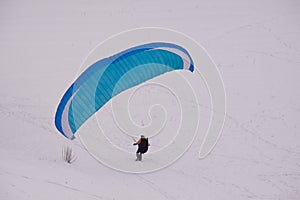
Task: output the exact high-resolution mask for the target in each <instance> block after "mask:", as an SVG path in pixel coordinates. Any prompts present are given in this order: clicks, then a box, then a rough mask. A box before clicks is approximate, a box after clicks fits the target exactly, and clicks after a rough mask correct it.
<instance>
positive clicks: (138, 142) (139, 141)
mask: <svg viewBox="0 0 300 200" xmlns="http://www.w3.org/2000/svg"><path fill="white" fill-rule="evenodd" d="M141 141H142V139H139V140H138V141H137V142H136V143H134V144H133V145H137V144H140V143H141Z"/></svg>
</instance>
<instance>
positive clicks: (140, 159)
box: [139, 153, 143, 161]
mask: <svg viewBox="0 0 300 200" xmlns="http://www.w3.org/2000/svg"><path fill="white" fill-rule="evenodd" d="M142 155H143V154H142V153H140V157H139V161H142Z"/></svg>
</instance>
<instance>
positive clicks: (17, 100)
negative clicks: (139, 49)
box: [0, 0, 300, 200]
mask: <svg viewBox="0 0 300 200" xmlns="http://www.w3.org/2000/svg"><path fill="white" fill-rule="evenodd" d="M299 11H300V2H299V1H297V0H294V1H287V0H275V1H274V0H272V1H271V0H262V1H259V0H255V1H233V0H230V1H215V0H213V1H185V2H184V1H182V2H175V1H128V0H125V1H77V2H74V1H63V2H61V1H33V0H31V1H14V0H12V1H1V2H0V44H1V45H0V55H1V59H0V65H1V67H0V76H1V79H0V84H1V90H0V121H1V139H0V158H1V161H0V199H1V200H2V199H3V200H10V199H85V200H87V199H105V200H106V199H107V200H109V199H115V200H119V199H122V200H123V199H139V198H141V197H144V199H175V200H181V199H195V200H196V199H230V200H231V199H299V198H300V164H299V163H300V136H299V128H300V127H299V126H300V124H299V119H300V113H299V112H300V103H299V102H300V88H299V87H300V84H299V80H298V79H299V74H300V73H299V72H300V68H299V64H300V38H299V34H300V12H299ZM145 26H155V27H163V28H170V29H174V30H177V31H180V32H183V33H185V34H187V35H189V36H190V37H192V38H194V39H195V40H196V41H197V42H198V43H200V44H201V45H203V46H204V47H205V48H206V50H207V51H208V52H209V54H210V56H211V57H212V58H213V59H214V61H215V63H216V64H217V66H218V68H219V70H220V72H221V75H222V78H223V80H224V84H225V88H226V95H227V114H226V121H225V126H224V130H223V132H222V136H221V138H220V140H219V141H218V143H217V145H216V147H215V148H214V150H213V151H212V152H211V154H210V155H209V156H208V157H206V158H205V159H203V160H199V159H198V153H199V146H200V145H201V142H202V139H203V137H201V134H203V133H201V132H199V137H197V138H196V140H195V141H194V143H193V145H192V146H191V148H190V149H189V150H188V151H187V152H186V153H185V154H184V156H183V157H181V158H180V159H179V160H178V161H177V162H175V163H174V164H173V165H171V166H169V167H167V168H164V169H162V170H159V171H157V172H154V173H148V174H139V175H136V174H135V175H134V174H126V173H121V172H118V171H115V170H112V169H110V168H108V167H106V166H104V165H101V164H99V163H98V162H97V161H96V160H95V159H94V158H93V157H91V156H90V154H89V153H88V152H86V150H84V148H83V146H82V145H81V143H80V141H79V140H74V141H68V140H67V139H65V138H64V137H63V136H61V135H60V134H59V133H58V132H57V130H56V128H55V127H54V123H53V121H54V115H55V111H56V108H57V105H58V102H59V100H60V98H61V96H62V95H63V93H64V92H65V90H66V88H67V87H68V86H69V85H70V84H71V83H72V81H74V79H75V77H76V75H77V72H78V69H79V67H80V65H81V63H82V62H83V60H84V58H85V57H86V56H87V54H88V52H89V51H90V50H91V49H92V48H94V47H95V46H96V45H97V44H98V43H99V42H101V41H103V40H105V39H106V38H108V37H110V36H111V35H113V34H116V33H118V32H120V31H124V30H127V29H132V28H140V27H145ZM104 112H105V110H104ZM107 128H109V127H107ZM164 139H165V138H164ZM130 142H131V143H132V141H130ZM131 143H129V144H128V145H131ZM66 145H68V146H71V147H72V148H73V151H74V152H75V154H76V155H77V157H78V159H77V160H76V162H74V163H73V164H71V165H69V164H67V163H65V162H63V161H62V159H61V153H62V147H63V146H66ZM119 145H120V147H121V148H126V144H125V143H121V141H120V144H119ZM153 145H154V147H153V148H155V144H153ZM130 148H132V147H130ZM129 150H130V149H129ZM131 150H132V152H133V156H134V151H135V148H132V149H131ZM146 156H147V155H146ZM146 156H145V163H142V164H146V163H147V162H146V159H147V157H146ZM139 164H140V163H139Z"/></svg>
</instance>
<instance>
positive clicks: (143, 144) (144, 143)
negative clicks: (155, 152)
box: [133, 135, 150, 161]
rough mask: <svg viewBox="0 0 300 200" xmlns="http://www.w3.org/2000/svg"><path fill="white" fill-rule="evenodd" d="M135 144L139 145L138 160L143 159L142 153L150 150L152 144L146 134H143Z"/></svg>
mask: <svg viewBox="0 0 300 200" xmlns="http://www.w3.org/2000/svg"><path fill="white" fill-rule="evenodd" d="M133 145H138V146H139V147H138V150H137V151H136V161H142V154H144V153H146V152H147V151H148V147H149V146H150V143H149V141H148V138H146V137H145V136H144V135H141V138H140V139H139V140H138V141H137V142H135V143H134V144H133Z"/></svg>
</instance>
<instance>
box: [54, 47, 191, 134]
mask: <svg viewBox="0 0 300 200" xmlns="http://www.w3.org/2000/svg"><path fill="white" fill-rule="evenodd" d="M184 69H185V70H189V71H191V72H193V71H194V64H193V60H192V58H191V56H190V55H189V53H188V52H187V51H186V50H185V49H184V48H183V47H181V46H178V45H176V44H171V43H162V42H157V43H149V44H144V45H139V46H136V47H133V48H130V49H127V50H125V51H122V52H120V53H117V54H115V55H113V56H111V57H108V58H104V59H101V60H99V61H97V62H96V63H94V64H93V65H91V66H90V67H88V68H87V69H86V70H85V71H84V72H83V73H82V74H81V75H80V76H79V77H78V78H77V80H76V81H75V82H74V83H73V84H72V85H71V86H70V87H69V89H68V90H67V91H66V93H65V94H64V96H63V98H62V99H61V101H60V103H59V105H58V108H57V111H56V115H55V126H56V128H57V129H58V131H59V132H61V133H62V134H63V135H64V136H65V137H67V138H69V139H74V138H75V137H74V134H75V133H76V131H77V130H78V129H79V128H80V126H82V125H83V124H84V122H85V121H87V120H88V119H89V118H90V117H91V116H92V115H93V114H94V113H95V112H97V111H98V110H99V109H101V107H102V106H104V105H105V104H106V103H107V102H108V101H109V100H110V99H111V98H113V97H114V96H116V95H118V94H119V93H121V92H123V91H125V90H127V89H129V88H131V87H134V86H136V85H138V84H141V83H143V82H145V81H147V80H149V79H152V78H154V77H156V76H159V75H162V74H164V73H166V72H170V71H173V70H184Z"/></svg>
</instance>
